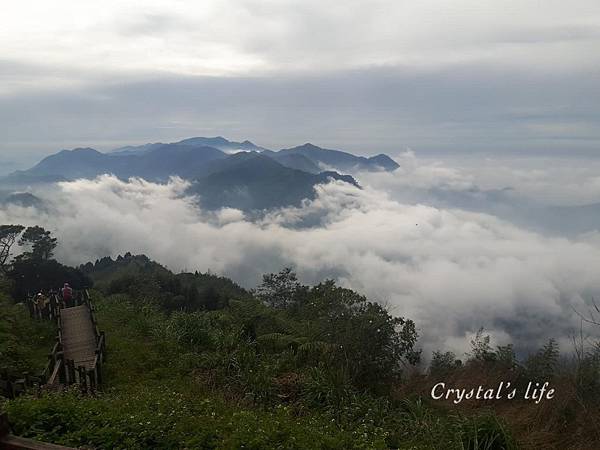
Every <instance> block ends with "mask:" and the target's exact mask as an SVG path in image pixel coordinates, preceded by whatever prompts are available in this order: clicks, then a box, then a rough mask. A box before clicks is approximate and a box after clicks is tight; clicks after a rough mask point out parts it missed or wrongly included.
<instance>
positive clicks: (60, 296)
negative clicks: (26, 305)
mask: <svg viewBox="0 0 600 450" xmlns="http://www.w3.org/2000/svg"><path fill="white" fill-rule="evenodd" d="M55 299H56V300H58V302H59V305H58V306H59V307H60V308H70V307H72V306H75V296H74V295H73V288H71V286H70V285H69V283H65V284H64V286H63V287H62V289H60V290H59V292H56V291H53V290H50V291H49V292H48V295H46V294H45V293H44V292H43V291H40V292H38V294H37V295H36V296H35V297H34V298H33V315H34V317H36V318H38V319H42V318H43V319H47V318H49V317H50V316H51V308H52V307H54V306H56V305H55V301H56V300H55ZM53 303H54V304H53Z"/></svg>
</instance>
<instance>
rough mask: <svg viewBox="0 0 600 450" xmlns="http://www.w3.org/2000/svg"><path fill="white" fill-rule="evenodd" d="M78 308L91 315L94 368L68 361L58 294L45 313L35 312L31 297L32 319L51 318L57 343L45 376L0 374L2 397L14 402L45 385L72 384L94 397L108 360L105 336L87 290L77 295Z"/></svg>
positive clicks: (29, 299)
mask: <svg viewBox="0 0 600 450" xmlns="http://www.w3.org/2000/svg"><path fill="white" fill-rule="evenodd" d="M74 303H75V305H84V304H85V305H86V306H87V307H88V309H89V312H90V320H91V322H92V325H93V330H94V335H95V340H96V349H95V359H94V364H93V367H92V368H90V369H88V368H85V367H83V366H80V367H75V364H74V362H73V361H72V360H65V357H64V352H63V330H62V320H61V314H60V311H61V308H60V305H61V302H60V299H59V298H58V295H57V294H53V295H51V296H50V302H49V305H48V306H49V307H48V308H46V311H45V312H44V313H41V314H40V312H39V311H37V310H36V308H35V305H34V303H33V299H32V298H28V299H27V305H28V307H29V311H30V314H31V316H32V317H35V318H38V319H48V320H52V321H55V322H56V325H57V333H56V341H55V343H54V346H53V347H52V350H51V352H50V353H49V354H48V362H47V363H46V366H45V368H44V370H43V371H42V373H41V374H40V375H38V376H30V375H29V374H23V375H22V376H19V377H14V376H10V374H8V373H6V372H3V373H0V396H4V397H7V398H9V399H13V398H15V397H17V396H18V395H21V394H23V393H25V392H26V391H28V390H31V389H32V388H36V389H38V391H39V390H41V388H42V386H54V385H72V384H79V385H80V386H81V390H82V392H84V393H89V394H93V393H95V392H96V390H97V389H98V386H99V385H101V384H102V366H103V365H104V362H105V361H106V336H105V334H104V332H103V331H100V330H99V328H98V321H97V319H96V309H95V307H94V305H93V303H92V302H91V299H90V295H89V292H88V291H87V290H85V291H80V292H77V293H76V296H75V302H74Z"/></svg>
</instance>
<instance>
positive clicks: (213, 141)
mask: <svg viewBox="0 0 600 450" xmlns="http://www.w3.org/2000/svg"><path fill="white" fill-rule="evenodd" d="M164 145H187V146H192V147H212V148H216V149H217V150H221V151H222V152H225V153H232V152H239V151H253V152H260V151H263V150H266V149H265V148H263V147H259V146H258V145H255V144H253V143H252V142H250V141H244V142H235V141H228V140H227V139H225V138H224V137H222V136H217V137H193V138H188V139H184V140H182V141H179V142H174V143H172V144H162V143H154V144H144V145H139V146H127V147H121V148H117V149H115V150H113V151H112V152H111V153H112V154H115V153H116V154H128V155H134V154H138V155H139V154H143V153H147V152H150V151H152V150H155V149H157V148H159V147H161V146H164Z"/></svg>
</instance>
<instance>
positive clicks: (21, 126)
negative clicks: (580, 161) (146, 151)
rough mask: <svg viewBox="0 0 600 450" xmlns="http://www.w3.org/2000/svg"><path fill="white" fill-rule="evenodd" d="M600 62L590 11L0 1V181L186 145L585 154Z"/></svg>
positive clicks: (451, 4) (513, 6)
mask: <svg viewBox="0 0 600 450" xmlns="http://www.w3.org/2000/svg"><path fill="white" fill-rule="evenodd" d="M598 48H600V3H598V2H597V1H595V0H573V1H570V2H565V1H564V0H561V1H556V0H544V1H540V0H503V1H499V0H496V1H491V0H453V1H443V0H437V1H433V0H420V1H412V2H408V1H391V0H389V1H388V0H374V1H369V2H366V1H354V0H344V1H328V2H323V1H316V0H302V1H297V0H273V1H270V0H261V1H258V0H220V1H215V0H204V1H202V2H198V1H185V0H135V1H133V0H118V1H117V0H105V1H103V2H91V1H81V0H55V1H52V2H47V1H44V0H21V1H19V2H15V1H7V2H4V3H3V7H2V14H1V15H0V136H2V138H1V140H0V168H1V169H0V172H1V173H6V172H9V171H10V170H14V169H15V168H23V167H27V166H29V165H31V164H33V163H34V162H36V161H37V160H39V159H40V158H41V157H42V156H44V155H47V154H50V153H54V152H56V151H58V150H60V149H62V148H73V147H79V146H90V147H94V148H98V149H100V150H108V149H111V148H114V147H118V146H121V145H125V144H133V143H145V142H155V141H163V142H172V141H175V140H179V139H181V138H184V137H189V136H198V135H200V136H216V135H223V136H225V137H227V138H229V139H232V140H244V139H250V140H252V141H254V142H255V143H257V144H259V145H262V146H265V147H269V148H274V149H277V148H284V147H290V146H293V145H297V144H302V143H304V142H309V141H310V142H314V143H315V144H318V145H321V146H325V147H329V148H341V149H346V150H349V151H352V152H355V153H361V154H374V153H379V152H386V153H389V154H391V155H397V154H400V153H402V152H404V151H405V150H406V149H407V148H410V149H412V150H413V151H415V152H416V153H417V154H421V153H422V154H450V153H460V154H474V155H481V154H485V155H488V156H489V155H494V156H497V155H520V156H523V155H525V156H539V155H542V156H549V155H569V156H571V155H584V156H596V154H597V153H598V150H599V144H600V131H599V130H600V126H599V125H600V52H598V51H597V49H598Z"/></svg>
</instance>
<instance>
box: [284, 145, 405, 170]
mask: <svg viewBox="0 0 600 450" xmlns="http://www.w3.org/2000/svg"><path fill="white" fill-rule="evenodd" d="M277 155H279V156H280V157H281V156H290V155H302V156H304V157H306V158H308V159H309V160H311V161H312V162H313V163H315V164H317V165H319V164H320V165H322V166H326V167H330V168H334V169H337V170H341V171H343V172H348V173H355V172H357V171H361V170H367V171H379V170H385V171H393V170H396V169H397V168H398V167H400V166H399V165H398V163H396V161H394V160H393V159H392V158H390V157H389V156H387V155H383V154H380V155H377V156H372V157H370V158H366V157H364V156H355V155H353V154H351V153H346V152H342V151H339V150H329V149H325V148H321V147H317V146H316V145H313V144H310V143H307V144H304V145H301V146H299V147H294V148H288V149H283V150H280V151H279V152H277Z"/></svg>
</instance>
